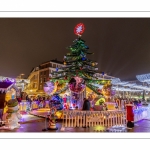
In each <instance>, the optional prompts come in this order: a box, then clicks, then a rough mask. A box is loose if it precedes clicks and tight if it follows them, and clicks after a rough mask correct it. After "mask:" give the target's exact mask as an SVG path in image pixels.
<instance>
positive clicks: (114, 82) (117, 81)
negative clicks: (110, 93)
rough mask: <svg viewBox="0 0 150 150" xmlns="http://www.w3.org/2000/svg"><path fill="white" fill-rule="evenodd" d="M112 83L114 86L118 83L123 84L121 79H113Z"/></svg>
mask: <svg viewBox="0 0 150 150" xmlns="http://www.w3.org/2000/svg"><path fill="white" fill-rule="evenodd" d="M111 80H112V81H111V83H112V84H113V85H117V83H120V82H121V80H120V79H119V78H113V79H111Z"/></svg>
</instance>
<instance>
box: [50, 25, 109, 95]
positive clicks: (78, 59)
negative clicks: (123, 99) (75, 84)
mask: <svg viewBox="0 0 150 150" xmlns="http://www.w3.org/2000/svg"><path fill="white" fill-rule="evenodd" d="M81 26H83V24H80V27H81ZM78 30H79V27H77V29H76V30H75V32H77V31H78ZM82 33H83V32H82ZM67 49H69V50H70V53H67V54H66V55H65V56H64V65H65V66H64V67H61V68H59V69H58V71H54V72H52V78H51V81H53V82H56V81H58V83H59V84H66V86H67V84H68V83H69V81H70V79H72V78H73V77H75V76H78V77H80V78H82V79H84V81H85V84H86V86H87V87H89V88H90V89H91V90H92V91H94V92H95V93H97V94H98V95H100V94H101V93H99V92H98V91H97V87H96V86H94V85H92V83H95V84H100V85H105V84H111V80H98V79H97V78H96V77H94V74H95V73H98V70H97V65H98V63H97V62H95V61H92V60H90V59H88V57H87V55H92V54H93V53H91V52H89V47H88V46H87V45H86V44H85V41H84V40H82V39H81V35H80V36H78V38H77V39H76V40H74V41H73V44H72V45H71V46H69V47H67ZM65 77H67V79H64V78H65ZM64 90H67V88H66V89H65V88H63V89H62V90H60V91H56V92H58V93H61V92H63V91H64Z"/></svg>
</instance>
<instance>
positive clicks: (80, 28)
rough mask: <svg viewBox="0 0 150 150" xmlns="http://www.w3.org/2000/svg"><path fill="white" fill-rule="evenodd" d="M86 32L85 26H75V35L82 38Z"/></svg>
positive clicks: (80, 24) (81, 24)
mask: <svg viewBox="0 0 150 150" xmlns="http://www.w3.org/2000/svg"><path fill="white" fill-rule="evenodd" d="M84 30H85V27H84V24H83V23H79V24H77V25H76V26H75V28H74V33H75V34H76V35H78V36H81V35H82V34H83V32H84Z"/></svg>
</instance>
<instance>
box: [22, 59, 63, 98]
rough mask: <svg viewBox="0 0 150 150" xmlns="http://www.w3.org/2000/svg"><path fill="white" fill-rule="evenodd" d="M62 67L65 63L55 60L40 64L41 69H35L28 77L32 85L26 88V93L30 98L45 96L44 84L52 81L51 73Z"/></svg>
mask: <svg viewBox="0 0 150 150" xmlns="http://www.w3.org/2000/svg"><path fill="white" fill-rule="evenodd" d="M62 66H64V65H63V62H61V61H58V60H57V59H55V60H51V61H47V62H44V63H42V64H40V65H39V67H35V68H34V69H33V70H32V71H31V73H30V75H29V77H28V80H29V81H30V83H29V84H28V85H27V86H26V87H25V90H24V91H25V92H26V93H27V94H28V95H29V96H37V95H42V96H45V95H46V93H45V92H44V90H43V87H44V83H45V82H47V81H48V80H49V79H50V77H51V73H52V72H53V71H55V70H56V68H61V67H62Z"/></svg>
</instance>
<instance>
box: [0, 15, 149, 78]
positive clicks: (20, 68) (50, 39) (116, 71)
mask: <svg viewBox="0 0 150 150" xmlns="http://www.w3.org/2000/svg"><path fill="white" fill-rule="evenodd" d="M80 22H82V23H84V25H85V32H84V33H83V35H82V39H83V40H85V41H86V44H87V45H88V46H89V50H90V51H91V52H94V55H92V56H90V57H89V58H91V59H92V60H95V61H97V62H98V67H99V71H104V72H105V73H107V74H108V75H110V76H114V77H118V78H120V79H121V80H135V79H136V77H135V76H136V75H138V74H145V73H150V19H149V18H147V19H146V18H136V19H135V18H74V19H73V18H37V19H36V18H31V19H29V18H10V19H9V18H0V76H8V77H16V76H18V75H19V74H21V73H24V74H25V77H27V76H28V75H29V73H30V71H31V70H32V68H33V67H36V66H39V65H40V64H41V63H42V62H46V61H49V60H51V59H55V58H57V59H58V60H60V61H62V60H63V56H64V55H65V54H66V53H67V52H69V51H68V50H67V49H66V47H67V46H70V45H71V44H72V42H73V40H75V39H76V38H77V36H76V35H75V34H74V27H75V26H76V24H78V23H80Z"/></svg>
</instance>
